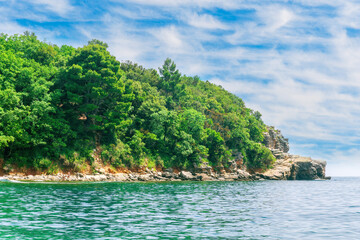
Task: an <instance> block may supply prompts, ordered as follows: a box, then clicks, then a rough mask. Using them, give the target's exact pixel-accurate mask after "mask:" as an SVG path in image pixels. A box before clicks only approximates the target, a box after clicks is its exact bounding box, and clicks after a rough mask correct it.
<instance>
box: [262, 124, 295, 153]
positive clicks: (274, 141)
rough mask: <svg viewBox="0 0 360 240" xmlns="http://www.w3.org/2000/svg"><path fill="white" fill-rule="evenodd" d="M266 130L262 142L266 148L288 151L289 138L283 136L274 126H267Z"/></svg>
mask: <svg viewBox="0 0 360 240" xmlns="http://www.w3.org/2000/svg"><path fill="white" fill-rule="evenodd" d="M267 130H268V132H265V133H264V144H265V146H266V147H267V148H270V149H273V150H275V149H276V150H278V151H279V152H283V153H287V152H289V149H290V147H289V140H288V139H287V138H284V136H283V135H282V134H281V131H280V130H276V129H275V128H274V127H267Z"/></svg>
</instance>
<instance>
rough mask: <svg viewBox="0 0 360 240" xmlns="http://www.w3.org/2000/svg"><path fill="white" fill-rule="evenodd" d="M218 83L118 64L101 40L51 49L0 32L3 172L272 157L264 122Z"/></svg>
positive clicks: (170, 68) (261, 161)
mask: <svg viewBox="0 0 360 240" xmlns="http://www.w3.org/2000/svg"><path fill="white" fill-rule="evenodd" d="M260 117H261V115H260V114H259V113H258V112H253V111H252V110H251V109H248V108H246V107H245V105H244V102H243V101H242V100H241V99H240V98H239V97H237V96H235V95H233V94H231V93H229V92H227V91H225V90H224V89H223V88H222V87H221V86H216V85H214V84H211V83H209V82H207V81H206V82H204V81H201V80H200V79H199V78H198V77H197V76H195V77H188V76H185V75H182V74H181V73H179V71H178V70H177V69H176V65H175V63H174V62H173V61H171V60H170V59H166V60H165V63H164V65H163V66H162V67H160V68H159V71H156V70H154V69H145V68H143V67H142V66H139V65H137V64H135V63H132V62H123V63H120V62H118V61H117V60H116V59H115V57H113V56H112V55H110V53H109V52H108V51H107V44H106V43H103V42H101V41H99V40H92V41H89V43H88V45H86V46H84V47H81V48H77V49H75V48H73V47H71V46H61V47H58V46H56V45H53V44H49V43H46V42H42V41H39V40H38V39H37V37H36V36H35V35H34V34H30V33H28V32H26V33H25V34H24V35H14V36H8V35H5V34H2V35H0V160H2V161H3V162H4V166H5V167H9V166H16V167H18V168H29V167H30V168H35V169H37V170H46V171H48V172H55V171H57V169H59V168H68V169H72V170H75V171H83V170H85V168H86V166H88V167H89V166H90V168H93V169H94V168H95V167H96V164H105V165H108V166H112V167H113V168H120V167H122V168H124V167H127V168H134V167H141V166H148V167H155V166H158V167H177V168H192V167H194V166H196V165H199V164H201V163H203V162H208V163H209V164H210V165H211V166H214V167H217V166H226V165H227V164H228V162H229V160H232V159H234V158H235V157H236V156H237V157H238V156H242V157H243V159H244V162H245V163H246V165H247V166H248V167H249V168H263V169H265V168H268V167H270V166H271V164H272V162H273V161H274V157H273V156H272V154H271V152H270V151H269V150H268V149H267V148H266V147H265V146H264V145H263V144H262V143H261V142H262V141H263V132H264V131H266V128H265V125H264V123H263V122H262V120H261V118H260Z"/></svg>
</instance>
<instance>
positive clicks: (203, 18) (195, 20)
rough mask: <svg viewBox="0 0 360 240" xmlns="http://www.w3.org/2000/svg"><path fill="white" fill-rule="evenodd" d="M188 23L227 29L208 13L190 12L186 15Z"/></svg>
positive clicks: (195, 25)
mask: <svg viewBox="0 0 360 240" xmlns="http://www.w3.org/2000/svg"><path fill="white" fill-rule="evenodd" d="M186 20H187V22H188V24H190V25H191V26H194V27H198V28H207V29H227V28H228V27H227V26H226V25H225V24H223V23H221V22H220V21H219V20H217V19H216V18H214V17H213V16H211V15H208V14H202V15H200V14H197V13H192V14H189V15H188V16H187V17H186Z"/></svg>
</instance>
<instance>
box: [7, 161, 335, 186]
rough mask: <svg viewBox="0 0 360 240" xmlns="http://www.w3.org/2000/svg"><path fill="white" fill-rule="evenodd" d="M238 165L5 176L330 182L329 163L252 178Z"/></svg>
mask: <svg viewBox="0 0 360 240" xmlns="http://www.w3.org/2000/svg"><path fill="white" fill-rule="evenodd" d="M239 167H240V166H237V165H236V164H235V163H234V165H232V168H230V169H226V170H224V169H222V170H221V171H218V172H215V171H214V170H213V169H212V168H210V167H206V166H204V167H202V168H198V169H196V170H194V171H180V172H175V171H174V170H173V169H171V168H169V169H166V170H165V171H163V172H158V171H151V170H149V169H146V171H144V172H142V173H136V172H131V173H115V174H113V173H96V174H83V173H76V174H57V175H23V174H19V173H18V174H11V175H4V176H3V177H2V179H4V180H10V181H35V182H163V181H254V180H318V179H330V178H329V177H326V176H325V167H326V162H325V161H319V160H313V159H311V158H307V157H301V156H296V155H290V154H285V155H283V157H282V158H280V159H278V160H277V161H276V162H275V164H274V167H273V168H272V169H269V170H267V171H265V172H263V173H253V174H250V173H248V172H247V171H245V170H243V169H240V168H239Z"/></svg>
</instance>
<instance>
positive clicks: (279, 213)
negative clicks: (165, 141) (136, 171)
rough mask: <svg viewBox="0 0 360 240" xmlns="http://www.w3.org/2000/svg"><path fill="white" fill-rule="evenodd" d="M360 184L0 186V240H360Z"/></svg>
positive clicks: (355, 180)
mask: <svg viewBox="0 0 360 240" xmlns="http://www.w3.org/2000/svg"><path fill="white" fill-rule="evenodd" d="M359 193H360V179H359V178H334V179H333V180H331V181H257V182H175V183H174V182H172V183H79V184H60V183H7V182H0V239H125V238H130V239H131V238H132V239H360V228H359V224H360V198H359V196H360V194H359Z"/></svg>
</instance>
